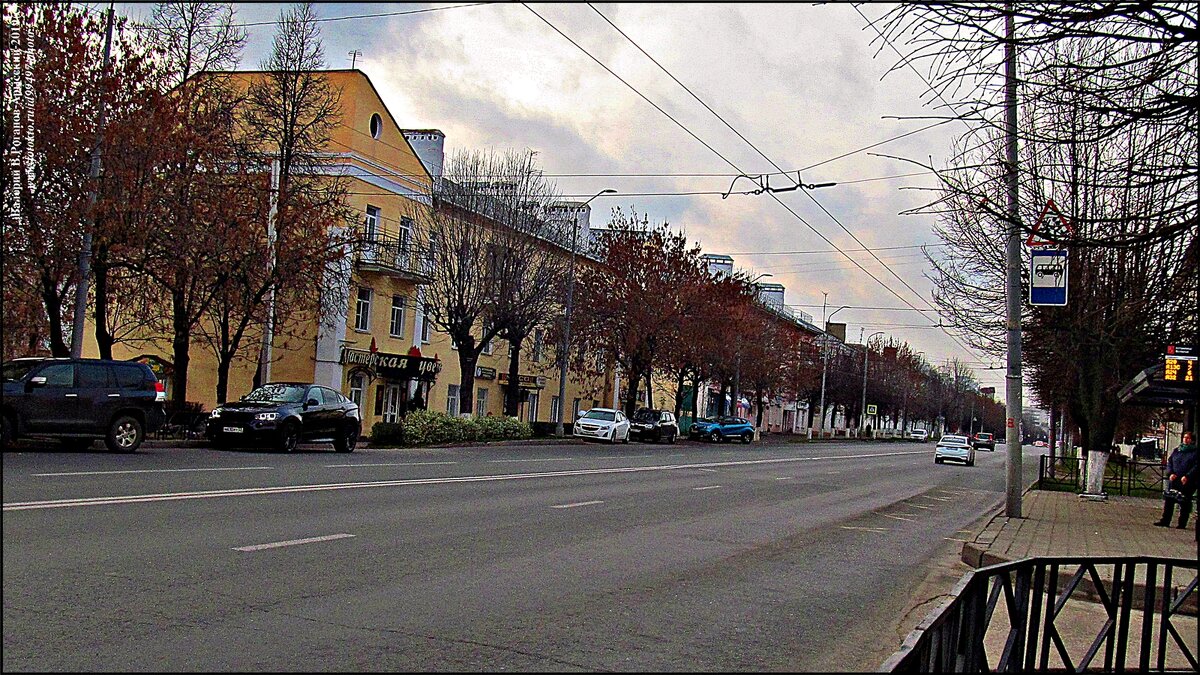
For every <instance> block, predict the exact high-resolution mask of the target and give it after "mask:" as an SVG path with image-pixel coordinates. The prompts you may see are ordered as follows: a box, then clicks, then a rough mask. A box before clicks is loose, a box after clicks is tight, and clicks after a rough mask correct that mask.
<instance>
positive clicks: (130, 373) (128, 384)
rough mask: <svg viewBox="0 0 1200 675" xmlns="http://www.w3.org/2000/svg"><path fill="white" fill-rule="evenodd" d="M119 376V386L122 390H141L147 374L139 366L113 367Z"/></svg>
mask: <svg viewBox="0 0 1200 675" xmlns="http://www.w3.org/2000/svg"><path fill="white" fill-rule="evenodd" d="M113 370H114V371H115V373H116V376H117V385H118V386H120V387H121V388H122V389H141V388H142V383H143V382H144V381H145V378H146V374H145V372H143V371H142V369H141V368H139V367H137V366H113Z"/></svg>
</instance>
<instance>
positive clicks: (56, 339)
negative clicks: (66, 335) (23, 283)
mask: <svg viewBox="0 0 1200 675" xmlns="http://www.w3.org/2000/svg"><path fill="white" fill-rule="evenodd" d="M57 290H58V289H57V288H56V287H55V285H54V280H53V279H51V278H50V277H49V276H47V275H46V274H45V273H42V302H43V303H44V304H45V306H46V317H47V318H48V319H49V321H50V336H49V337H50V355H51V356H54V357H69V356H70V355H71V348H70V347H69V346H68V345H67V343H66V342H65V341H64V340H63V323H62V298H61V297H59V295H58V292H57Z"/></svg>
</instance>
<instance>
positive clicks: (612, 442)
mask: <svg viewBox="0 0 1200 675" xmlns="http://www.w3.org/2000/svg"><path fill="white" fill-rule="evenodd" d="M616 443H617V430H616V429H613V432H612V436H609V437H608V444H609V445H616Z"/></svg>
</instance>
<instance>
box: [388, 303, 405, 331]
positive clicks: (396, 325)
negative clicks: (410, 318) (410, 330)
mask: <svg viewBox="0 0 1200 675" xmlns="http://www.w3.org/2000/svg"><path fill="white" fill-rule="evenodd" d="M407 303H408V298H405V297H404V296H403V295H393V296H392V323H391V327H390V328H389V329H388V333H389V334H390V335H391V336H392V337H404V306H405V305H406V304H407Z"/></svg>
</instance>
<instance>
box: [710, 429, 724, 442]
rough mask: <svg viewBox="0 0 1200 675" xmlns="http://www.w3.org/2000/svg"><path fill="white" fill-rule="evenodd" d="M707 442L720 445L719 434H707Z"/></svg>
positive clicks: (716, 432) (717, 432)
mask: <svg viewBox="0 0 1200 675" xmlns="http://www.w3.org/2000/svg"><path fill="white" fill-rule="evenodd" d="M708 440H710V441H712V442H713V443H720V442H721V432H719V431H714V432H712V433H711V434H709V436H708Z"/></svg>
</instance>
